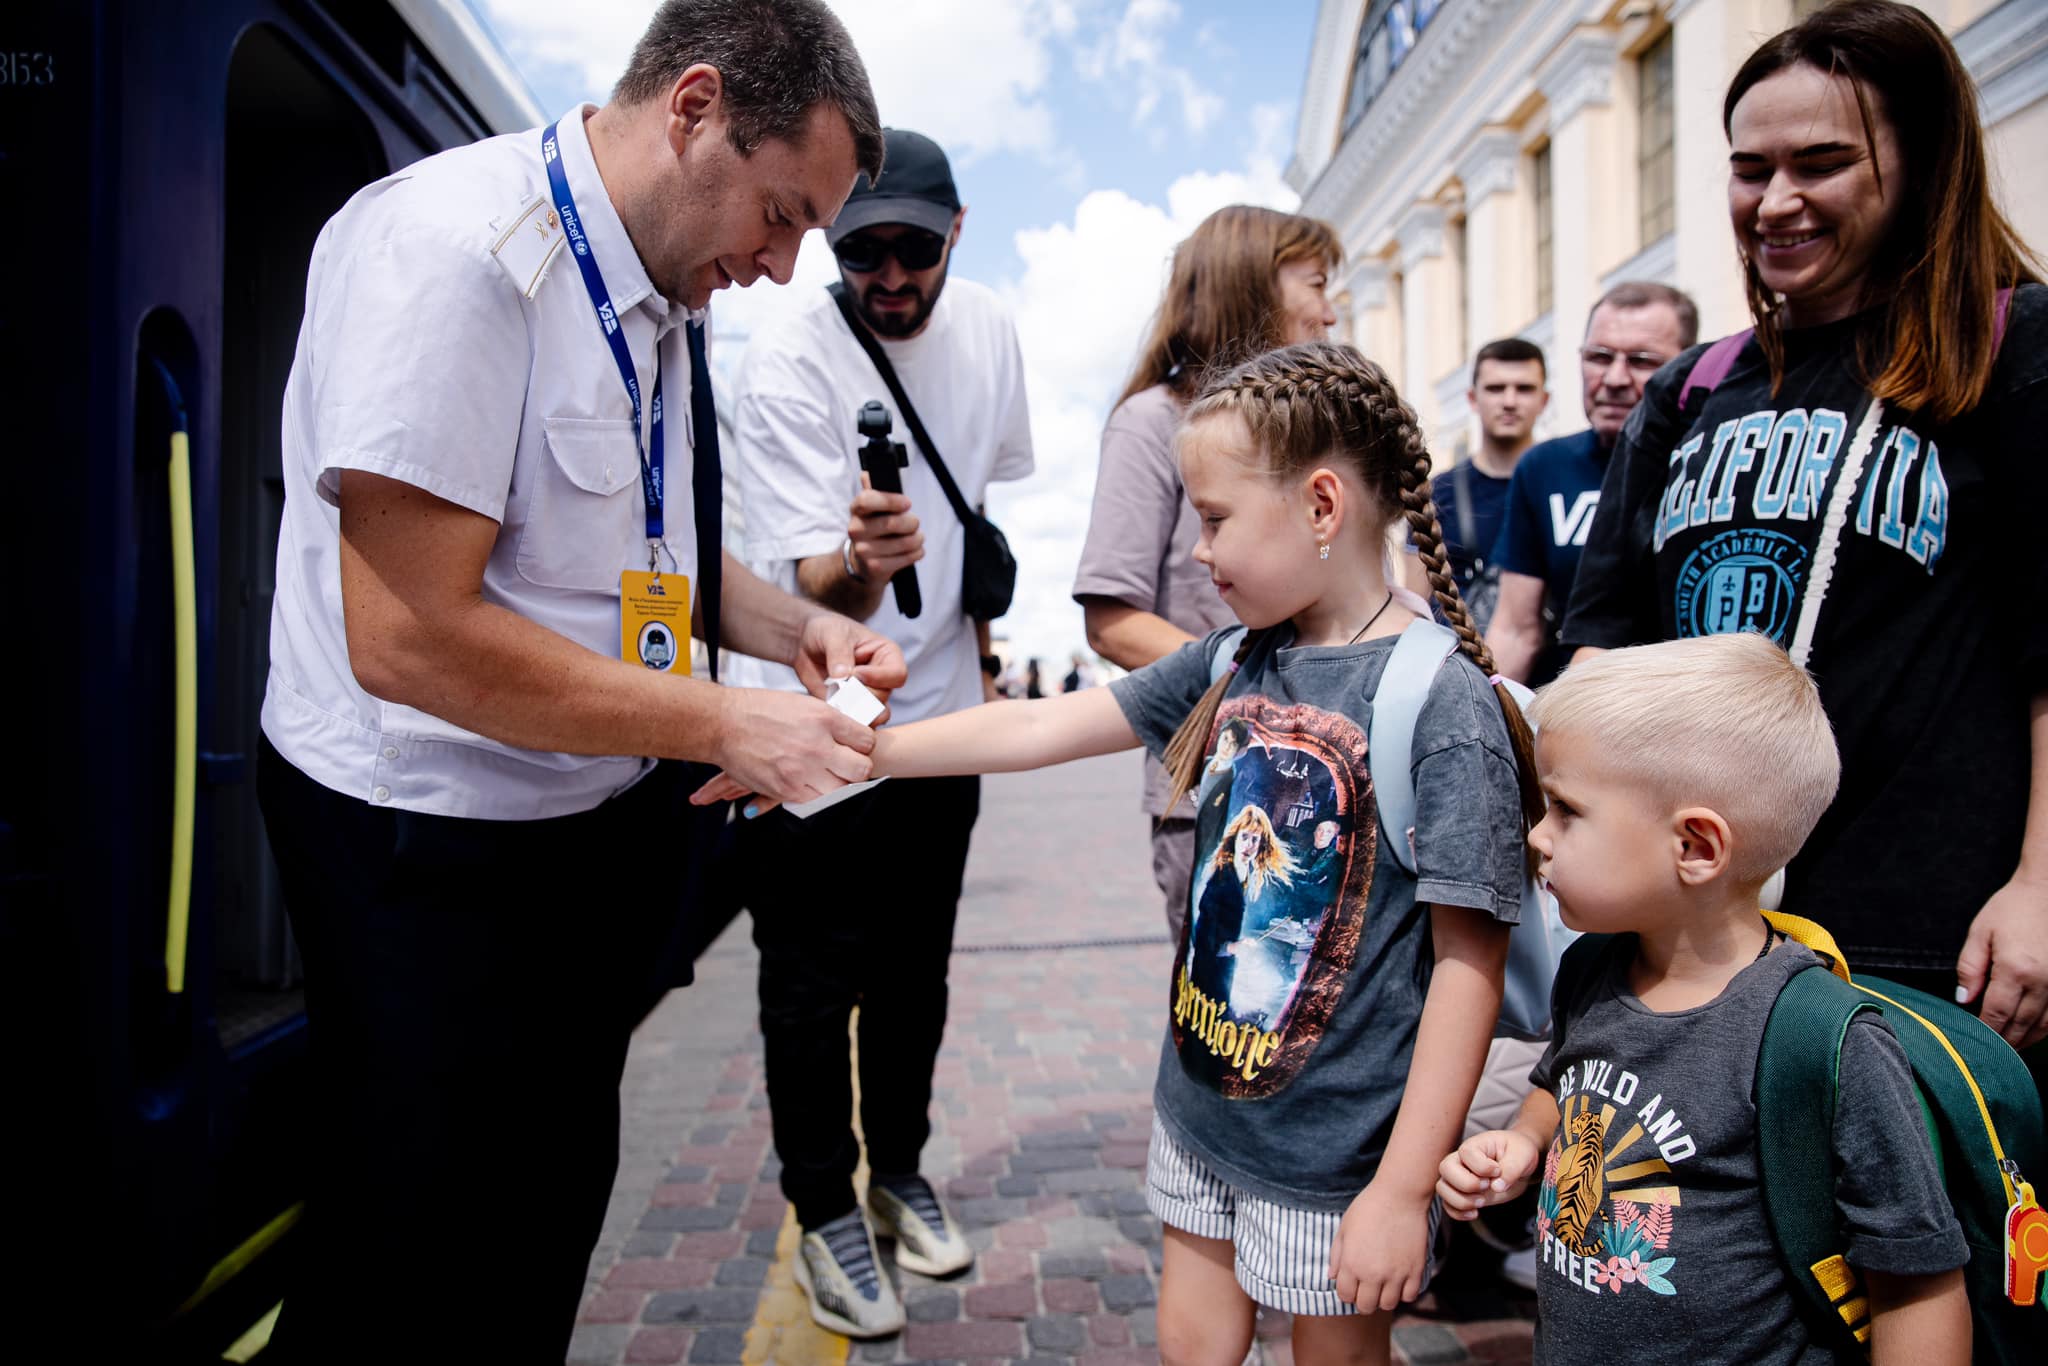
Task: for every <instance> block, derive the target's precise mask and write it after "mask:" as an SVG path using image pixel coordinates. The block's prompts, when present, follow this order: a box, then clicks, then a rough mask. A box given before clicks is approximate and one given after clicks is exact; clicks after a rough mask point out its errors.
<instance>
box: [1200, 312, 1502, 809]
mask: <svg viewBox="0 0 2048 1366" xmlns="http://www.w3.org/2000/svg"><path fill="white" fill-rule="evenodd" d="M1225 414H1228V415H1232V416H1235V417H1236V418H1237V419H1238V420H1239V421H1241V422H1243V423H1244V425H1245V430H1246V431H1247V432H1248V433H1249V434H1250V436H1251V439H1252V444H1253V445H1254V446H1255V447H1256V448H1257V450H1258V451H1259V452H1260V455H1261V457H1262V458H1263V459H1264V460H1265V461H1266V462H1267V464H1268V468H1269V470H1270V472H1271V473H1272V474H1273V476H1274V477H1276V478H1286V477H1288V476H1290V475H1305V474H1307V473H1308V472H1309V471H1310V470H1312V469H1314V468H1316V467H1317V466H1318V465H1324V464H1328V463H1330V462H1331V461H1333V460H1341V461H1345V462H1347V463H1349V464H1350V466H1351V468H1352V470H1353V472H1354V473H1356V474H1357V475H1358V478H1359V481H1360V482H1361V483H1363V484H1364V485H1365V487H1366V488H1367V489H1368V490H1370V491H1371V492H1372V493H1373V495H1374V496H1375V497H1377V498H1378V499H1379V500H1380V503H1381V505H1382V507H1383V508H1384V509H1385V510H1386V511H1387V512H1389V513H1391V512H1393V510H1395V509H1399V510H1400V515H1402V516H1403V517H1405V518H1406V519H1407V522H1408V530H1409V533H1410V536H1411V537H1412V539H1413V541H1414V544H1415V548H1416V551H1417V553H1418V554H1419V555H1420V557H1421V560H1422V566H1423V569H1424V570H1425V571H1426V572H1427V573H1428V575H1429V587H1430V594H1431V596H1432V597H1433V598H1434V599H1435V601H1436V605H1437V608H1438V609H1439V610H1440V611H1441V612H1442V613H1443V616H1444V620H1445V621H1447V622H1448V623H1449V624H1450V627H1451V629H1452V630H1453V631H1455V632H1456V633H1457V636H1458V650H1459V653H1461V654H1463V655H1464V656H1465V657H1466V658H1467V659H1469V660H1471V661H1472V662H1473V663H1474V664H1476V665H1477V666H1478V667H1479V671H1480V672H1481V673H1482V674H1486V675H1487V676H1488V677H1491V676H1492V675H1493V674H1494V673H1495V669H1494V664H1493V655H1492V653H1491V652H1490V651H1488V650H1487V648H1486V640H1485V638H1484V637H1482V636H1481V635H1480V634H1479V628H1478V627H1477V626H1475V625H1474V624H1473V622H1472V616H1471V614H1470V613H1469V612H1467V611H1466V610H1465V600H1464V599H1463V598H1461V597H1460V596H1459V595H1458V581H1457V580H1456V579H1455V578H1454V577H1452V575H1451V566H1450V560H1449V558H1448V557H1447V556H1446V555H1445V553H1444V535H1443V527H1442V526H1441V525H1440V524H1439V523H1438V522H1437V516H1436V505H1435V504H1434V503H1432V502H1431V501H1430V497H1429V446H1428V444H1427V443H1426V442H1425V441H1424V440H1423V439H1422V428H1421V425H1420V424H1419V423H1417V422H1416V420H1415V413H1414V412H1413V411H1412V410H1411V409H1410V408H1409V407H1408V405H1407V404H1405V403H1403V402H1402V401H1401V396H1400V394H1399V393H1397V392H1395V389H1394V385H1393V382H1392V381H1391V380H1389V379H1388V378H1387V375H1386V372H1385V371H1384V370H1381V369H1380V368H1379V366H1377V365H1374V364H1373V363H1372V362H1371V361H1369V360H1367V359H1366V358H1365V357H1364V356H1363V355H1361V354H1359V353H1358V352H1357V351H1356V350H1354V349H1352V348H1351V347H1349V346H1340V345H1336V344H1333V343H1330V342H1311V343H1308V344H1306V345H1301V346H1289V347H1285V348H1282V349H1281V350H1278V351H1270V352H1268V353H1266V354H1265V355H1263V356H1260V357H1258V358H1256V359H1254V360H1251V361H1247V362H1246V363H1244V364H1243V365H1240V366H1238V367H1237V368H1236V369H1235V370H1232V371H1230V372H1229V373H1228V374H1226V375H1223V376H1222V377H1220V378H1218V379H1216V380H1215V381H1214V382H1212V383H1211V384H1209V385H1208V386H1207V387H1206V388H1205V389H1204V390H1203V391H1202V395H1201V397H1199V398H1198V399H1196V400H1195V402H1194V404H1193V406H1192V407H1190V408H1189V409H1188V416H1187V426H1189V427H1192V426H1194V424H1196V423H1197V422H1202V421H1205V420H1209V419H1213V418H1219V417H1221V416H1223V415H1225ZM1263 634H1264V633H1263V632H1260V631H1247V632H1245V637H1244V640H1243V642H1242V643H1241V644H1240V645H1239V646H1238V648H1237V654H1236V657H1235V658H1234V659H1233V661H1232V664H1231V668H1230V669H1229V670H1228V671H1227V672H1225V673H1224V674H1223V675H1222V677H1220V678H1218V679H1217V680H1216V681H1215V682H1214V683H1213V684H1211V685H1210V687H1209V690H1208V691H1207V692H1206V693H1204V694H1203V695H1202V699H1201V701H1199V702H1198V703H1196V705H1195V709H1194V711H1193V712H1192V713H1191V714H1190V715H1189V716H1188V719H1187V720H1186V721H1184V722H1182V723H1181V727H1180V729H1179V730H1178V731H1176V732H1174V736H1173V740H1172V742H1171V743H1169V744H1168V745H1167V748H1166V769H1167V773H1168V776H1169V778H1170V779H1171V786H1172V797H1171V798H1170V800H1169V801H1168V802H1167V809H1168V810H1169V811H1170V810H1172V809H1173V807H1174V806H1175V805H1176V804H1177V803H1178V802H1179V801H1180V799H1181V797H1182V796H1184V795H1185V794H1186V793H1188V792H1190V791H1192V790H1193V789H1194V787H1195V785H1196V783H1197V782H1198V781H1199V779H1200V776H1201V768H1202V759H1203V757H1204V755H1205V754H1206V753H1207V750H1208V746H1209V733H1210V731H1211V730H1213V729H1214V728H1215V725H1216V713H1217V711H1218V709H1219V708H1221V707H1222V705H1223V694H1224V693H1225V692H1226V691H1228V690H1229V687H1230V680H1231V679H1232V678H1233V677H1235V676H1236V672H1237V666H1238V665H1241V664H1243V663H1244V661H1245V659H1246V658H1247V657H1249V655H1250V654H1251V652H1252V650H1253V648H1254V647H1255V646H1256V645H1257V643H1258V641H1259V639H1260V638H1261V637H1262V636H1263ZM1493 692H1494V697H1495V699H1496V700H1497V701H1498V702H1499V703H1500V710H1501V718H1502V720H1503V721H1505V722H1506V724H1507V730H1508V741H1509V743H1510V744H1511V745H1512V746H1513V748H1514V752H1515V780H1516V783H1517V785H1518V787H1519V789H1520V792H1521V799H1522V819H1523V822H1524V829H1527V828H1528V827H1529V826H1533V825H1534V824H1535V823H1536V822H1537V821H1540V820H1542V819H1543V792H1542V789H1541V788H1539V787H1538V786H1537V782H1536V745H1535V737H1534V736H1533V735H1532V734H1531V733H1530V730H1529V723H1528V721H1527V720H1525V719H1524V718H1523V716H1522V709H1521V708H1520V707H1519V706H1517V705H1516V703H1515V699H1514V698H1513V696H1511V695H1510V694H1509V692H1508V690H1507V689H1506V688H1505V687H1503V686H1502V685H1501V684H1499V683H1495V684H1494V685H1493Z"/></svg>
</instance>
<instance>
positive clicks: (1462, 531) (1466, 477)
mask: <svg viewBox="0 0 2048 1366" xmlns="http://www.w3.org/2000/svg"><path fill="white" fill-rule="evenodd" d="M1451 486H1452V487H1453V488H1455V489H1457V490H1458V539H1459V540H1460V541H1461V542H1463V543H1464V546H1465V548H1466V549H1467V550H1469V551H1471V552H1472V558H1473V559H1474V560H1477V561H1484V560H1485V558H1486V557H1485V556H1484V555H1482V554H1480V553H1479V549H1478V545H1477V544H1476V543H1477V541H1478V538H1479V530H1478V528H1477V527H1475V526H1473V525H1472V473H1471V462H1470V461H1466V460H1460V461H1459V462H1458V463H1457V464H1455V465H1453V466H1451ZM1489 549H1491V547H1489Z"/></svg>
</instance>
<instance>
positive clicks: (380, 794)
mask: <svg viewBox="0 0 2048 1366" xmlns="http://www.w3.org/2000/svg"><path fill="white" fill-rule="evenodd" d="M370 795H371V796H372V797H375V798H376V799H377V800H378V801H380V802H388V801H390V800H391V789H390V788H388V787H379V788H378V789H377V790H376V791H375V792H372V793H371V794H370Z"/></svg>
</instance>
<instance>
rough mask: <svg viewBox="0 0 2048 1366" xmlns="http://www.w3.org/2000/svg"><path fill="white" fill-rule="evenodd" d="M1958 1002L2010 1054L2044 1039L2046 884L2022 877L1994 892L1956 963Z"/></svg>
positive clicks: (2047, 1007) (2047, 1014) (2047, 1020)
mask: <svg viewBox="0 0 2048 1366" xmlns="http://www.w3.org/2000/svg"><path fill="white" fill-rule="evenodd" d="M1956 982H1957V987H1958V989H1957V991H1956V999H1957V1000H1958V1001H1961V1002H1962V1003H1963V1004H1965V1005H1967V1004H1969V1003H1970V1002H1972V1001H1975V1000H1977V999H1978V998H1979V996H1980V995H1981V996H1982V998H1983V1004H1982V1006H1980V1007H1979V1009H1978V1013H1979V1015H1980V1016H1981V1017H1982V1019H1983V1021H1984V1023H1985V1024H1988V1025H1990V1026H1991V1027H1992V1028H1993V1029H1995V1030H1997V1031H1998V1032H1999V1033H2000V1034H2002V1035H2004V1036H2005V1040H2006V1042H2007V1043H2010V1044H2011V1045H2012V1046H2013V1047H2014V1048H2025V1047H2027V1046H2028V1045H2029V1044H2033V1043H2038V1042H2039V1041H2040V1040H2041V1039H2042V1038H2044V1037H2048V881H2044V880H2042V879H2038V878H2035V877H2033V876H2032V875H2030V874H2029V873H2027V872H2025V871H2022V872H2020V873H2017V874H2015V875H2014V876H2013V880H2012V881H2010V882H2008V883H2006V884H2005V886H2003V887H2001V888H1999V889H1998V891H1997V893H1996V894H1994V895H1993V896H1992V898H1991V900H1989V901H1987V902H1985V903H1984V909H1983V910H1981V911H1979V912H1977V918H1976V919H1975V920H1972V921H1971V922H1970V937H1969V938H1968V939H1966V940H1964V941H1963V952H1962V955H1961V956H1960V957H1958V958H1957V959H1956Z"/></svg>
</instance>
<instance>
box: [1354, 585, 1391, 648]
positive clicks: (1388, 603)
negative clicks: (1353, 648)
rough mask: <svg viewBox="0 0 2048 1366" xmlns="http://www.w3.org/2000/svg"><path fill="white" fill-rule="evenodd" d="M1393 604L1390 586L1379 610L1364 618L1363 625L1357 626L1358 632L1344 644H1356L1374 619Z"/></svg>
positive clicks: (1379, 616) (1370, 626) (1378, 617)
mask: <svg viewBox="0 0 2048 1366" xmlns="http://www.w3.org/2000/svg"><path fill="white" fill-rule="evenodd" d="M1393 605H1394V590H1393V589H1391V588H1389V589H1388V590H1387V600H1386V601H1385V602H1383V603H1381V604H1380V610H1379V611H1377V612H1374V613H1373V614H1372V616H1371V617H1370V618H1368V619H1367V620H1366V623H1365V625H1363V626H1361V627H1359V628H1358V634H1357V635H1355V636H1353V637H1351V639H1349V640H1347V641H1345V642H1344V643H1345V644H1346V645H1356V644H1357V643H1358V642H1359V641H1361V640H1363V639H1365V633H1366V632H1367V631H1370V630H1371V629H1372V624H1373V622H1375V621H1378V620H1379V619H1380V618H1381V617H1382V616H1383V615H1385V614H1386V610H1387V609H1388V608H1389V607H1392V606H1393Z"/></svg>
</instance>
